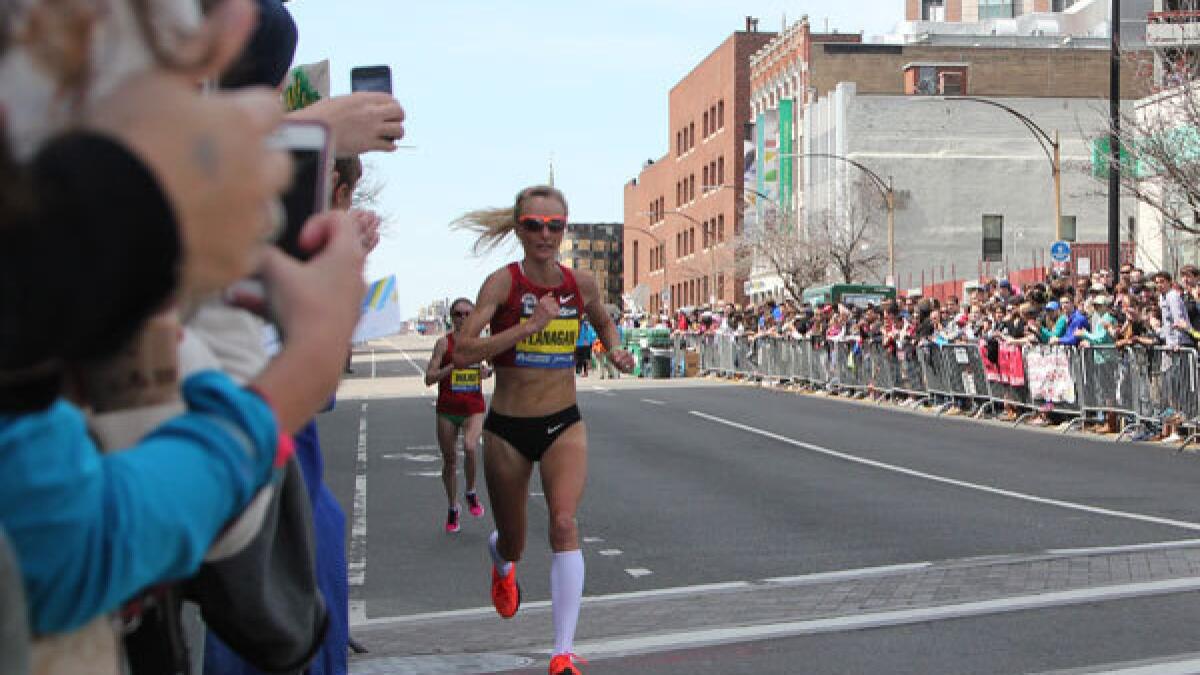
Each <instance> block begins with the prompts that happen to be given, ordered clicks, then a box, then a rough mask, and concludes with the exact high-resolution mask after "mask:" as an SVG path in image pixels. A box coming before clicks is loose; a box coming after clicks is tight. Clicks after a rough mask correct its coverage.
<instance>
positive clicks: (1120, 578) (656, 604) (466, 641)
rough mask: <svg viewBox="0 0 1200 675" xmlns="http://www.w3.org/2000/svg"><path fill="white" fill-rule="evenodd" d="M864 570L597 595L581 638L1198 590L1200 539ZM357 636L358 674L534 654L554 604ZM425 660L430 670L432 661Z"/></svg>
mask: <svg viewBox="0 0 1200 675" xmlns="http://www.w3.org/2000/svg"><path fill="white" fill-rule="evenodd" d="M864 574H865V576H859V577H857V578H846V579H842V580H828V578H827V577H826V578H822V577H821V576H820V575H816V576H814V577H810V578H804V577H797V578H796V579H792V580H784V581H757V582H750V583H748V584H744V585H741V586H738V587H736V588H730V589H721V590H707V591H705V590H699V591H697V592H694V593H692V592H686V593H680V594H675V595H667V596H657V597H641V598H638V597H634V598H619V597H616V598H600V599H595V600H591V601H587V602H586V604H585V605H584V608H583V612H582V616H581V618H580V625H579V632H578V635H579V642H583V643H586V642H595V641H600V640H606V639H619V638H628V637H638V638H640V637H645V636H650V635H662V634H674V633H685V632H689V631H697V630H703V629H710V628H727V627H732V626H754V625H763V624H774V623H780V622H795V621H809V620H817V619H830V618H835V617H853V616H856V615H864V614H873V613H880V612H889V611H895V610H913V609H920V608H930V607H939V606H947V605H957V604H961V603H970V602H978V601H987V600H996V599H1003V598H1015V597H1028V596H1036V595H1040V594H1047V593H1056V592H1060V591H1074V590H1080V589H1089V588H1098V587H1114V586H1121V585H1130V584H1138V583H1144V582H1154V581H1164V580H1191V579H1195V580H1197V582H1198V583H1197V586H1198V587H1200V545H1197V544H1194V543H1189V544H1188V545H1185V546H1181V547H1177V548H1159V549H1154V550H1138V551H1121V552H1109V553H1096V554H1083V555H1054V554H1044V555H1032V556H1022V557H1004V558H983V559H968V560H960V561H947V562H941V563H934V564H931V565H928V566H925V567H922V568H919V569H912V568H911V567H910V568H908V569H903V570H896V571H887V570H883V571H881V572H880V573H878V574H871V573H864ZM480 578H481V581H480V584H479V585H480V593H479V595H480V598H481V600H486V598H487V595H486V594H487V588H486V586H487V584H486V583H484V582H486V581H487V579H486V577H485V576H484V574H483V572H481V574H480ZM1189 590H1190V589H1189ZM464 614H465V615H464ZM353 633H354V635H355V637H357V638H358V639H359V640H360V641H361V642H363V643H364V644H366V645H367V646H368V648H370V649H371V653H370V654H369V655H366V656H364V657H359V658H357V659H354V660H353V661H352V664H353V665H354V668H353V672H355V673H361V674H363V675H366V674H368V673H373V672H385V671H384V670H377V669H375V668H373V667H372V664H373V662H376V663H378V664H379V665H381V666H382V665H383V663H385V662H388V663H391V664H393V666H392V667H391V668H389V669H388V670H387V671H386V672H403V669H399V670H397V669H395V667H394V664H396V663H397V662H403V661H405V660H406V659H399V660H397V659H395V658H381V657H404V656H409V657H415V656H418V655H425V656H428V655H449V654H455V655H470V654H477V655H482V654H493V655H496V654H504V655H507V658H512V657H515V656H520V655H526V656H536V655H537V654H538V653H539V652H542V651H543V650H546V649H547V648H548V647H549V643H550V640H551V638H552V635H553V627H552V624H551V618H550V609H549V607H530V608H522V610H521V612H520V613H519V614H518V615H517V617H516V618H515V619H512V620H509V621H504V620H501V619H499V618H498V617H496V616H494V615H493V614H491V613H490V612H480V613H459V614H457V615H450V616H446V617H437V616H432V617H424V618H422V619H420V620H416V621H403V620H401V621H397V622H392V623H388V622H379V623H376V624H372V625H366V626H360V627H357V628H355V629H354V630H353ZM456 658H458V659H461V657H456ZM417 662H418V660H415V659H414V660H413V663H414V664H415V663H417ZM419 662H421V663H424V664H426V665H425V667H426V668H428V667H430V662H429V659H427V658H424V659H419ZM447 665H449V664H447ZM414 672H415V671H414ZM426 672H429V671H426ZM446 672H451V671H446ZM458 672H463V671H458Z"/></svg>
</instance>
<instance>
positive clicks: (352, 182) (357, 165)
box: [333, 157, 363, 192]
mask: <svg viewBox="0 0 1200 675" xmlns="http://www.w3.org/2000/svg"><path fill="white" fill-rule="evenodd" d="M333 170H334V172H335V173H336V174H337V184H336V185H334V186H333V189H334V191H335V192H336V191H337V189H338V188H340V187H342V186H343V185H345V186H347V187H349V188H350V189H351V190H353V189H354V187H355V186H356V185H358V181H359V180H361V179H362V175H363V163H362V160H361V159H359V158H358V157H343V158H341V159H339V160H337V161H335V162H334V163H333Z"/></svg>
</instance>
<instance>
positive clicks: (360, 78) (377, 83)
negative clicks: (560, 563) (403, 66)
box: [350, 66, 392, 94]
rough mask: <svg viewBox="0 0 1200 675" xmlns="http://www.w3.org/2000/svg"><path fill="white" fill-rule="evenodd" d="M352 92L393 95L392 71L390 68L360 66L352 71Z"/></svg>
mask: <svg viewBox="0 0 1200 675" xmlns="http://www.w3.org/2000/svg"><path fill="white" fill-rule="evenodd" d="M350 91H381V92H383V93H385V94H390V93H392V69H391V68H389V67H388V66H360V67H358V68H354V69H352V70H351V71H350Z"/></svg>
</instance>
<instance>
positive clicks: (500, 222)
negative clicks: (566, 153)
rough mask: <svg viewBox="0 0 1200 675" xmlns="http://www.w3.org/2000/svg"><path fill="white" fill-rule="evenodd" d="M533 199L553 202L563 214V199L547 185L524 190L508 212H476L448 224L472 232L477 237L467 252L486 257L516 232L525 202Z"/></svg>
mask: <svg viewBox="0 0 1200 675" xmlns="http://www.w3.org/2000/svg"><path fill="white" fill-rule="evenodd" d="M534 197H546V198H549V199H554V200H556V201H558V202H559V203H561V204H562V206H563V214H564V215H565V214H566V212H567V198H566V197H565V196H564V195H563V193H562V192H561V191H560V190H558V189H557V188H554V187H551V186H549V185H535V186H533V187H527V188H525V189H524V190H521V191H520V192H518V193H517V198H516V200H515V201H514V203H513V206H512V208H511V209H507V208H498V209H479V210H477V211H471V212H470V213H465V214H463V215H461V216H459V217H458V218H457V219H455V220H454V222H452V223H451V224H450V227H452V228H453V229H456V230H467V231H469V232H475V233H476V234H477V235H478V236H477V237H476V239H475V244H474V245H472V247H471V252H472V253H474V254H475V255H477V256H481V255H486V254H488V253H491V252H492V251H494V250H496V248H497V247H498V246H500V244H501V243H503V242H504V240H505V238H507V237H508V235H509V234H510V233H512V232H515V231H516V229H517V218H518V217H519V216H520V215H521V208H522V207H523V206H524V205H525V202H526V200H529V199H532V198H534Z"/></svg>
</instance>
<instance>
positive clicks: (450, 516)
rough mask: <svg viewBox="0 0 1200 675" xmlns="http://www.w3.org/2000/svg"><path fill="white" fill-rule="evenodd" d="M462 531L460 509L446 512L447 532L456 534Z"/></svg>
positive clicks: (455, 508) (456, 508)
mask: <svg viewBox="0 0 1200 675" xmlns="http://www.w3.org/2000/svg"><path fill="white" fill-rule="evenodd" d="M460 529H462V528H460V527H459V526H458V507H457V506H456V507H454V508H452V509H449V510H447V512H446V532H448V533H450V534H454V533H455V532H458V531H459V530H460Z"/></svg>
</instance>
